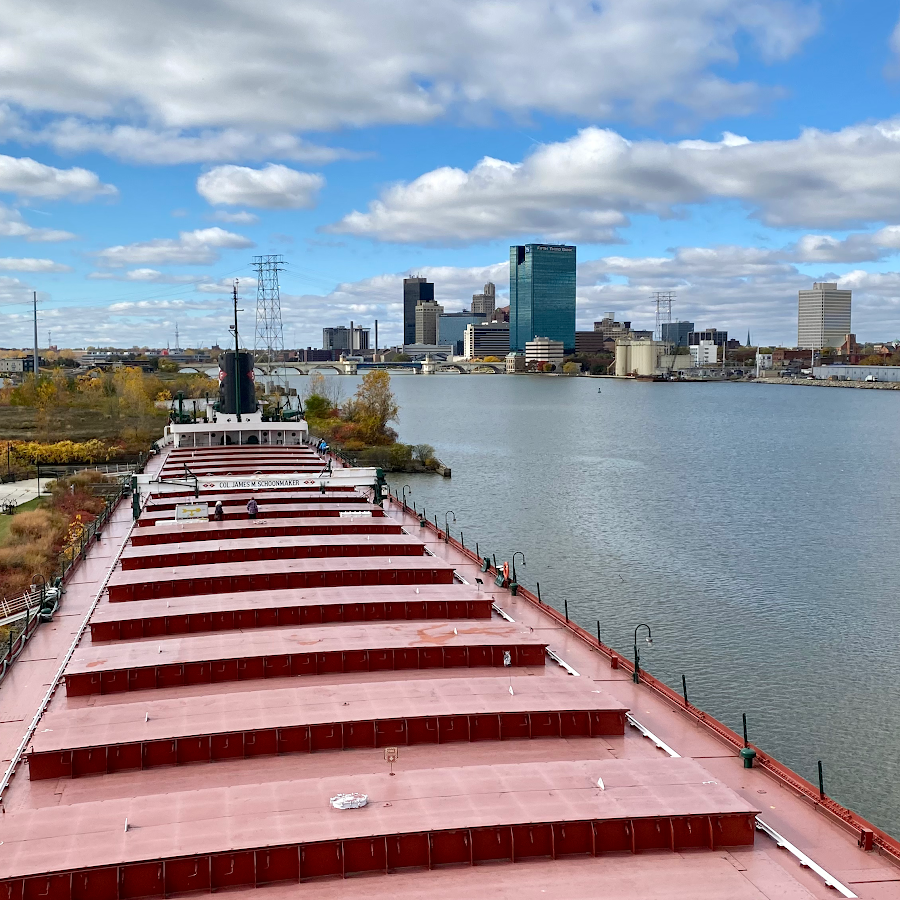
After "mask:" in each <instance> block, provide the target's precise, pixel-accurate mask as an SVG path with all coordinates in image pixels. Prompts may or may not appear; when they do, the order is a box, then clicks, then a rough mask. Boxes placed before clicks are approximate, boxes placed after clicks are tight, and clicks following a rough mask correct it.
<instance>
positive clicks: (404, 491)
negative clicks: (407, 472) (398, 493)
mask: <svg viewBox="0 0 900 900" xmlns="http://www.w3.org/2000/svg"><path fill="white" fill-rule="evenodd" d="M407 490H408V491H409V492H410V493H412V488H411V487H410V486H409V485H408V484H404V485H403V505H404V506H406V492H407Z"/></svg>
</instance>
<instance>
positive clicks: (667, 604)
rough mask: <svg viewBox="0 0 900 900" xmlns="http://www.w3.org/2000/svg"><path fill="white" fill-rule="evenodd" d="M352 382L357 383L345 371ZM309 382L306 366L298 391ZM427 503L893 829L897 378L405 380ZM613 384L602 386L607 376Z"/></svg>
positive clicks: (574, 612)
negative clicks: (876, 386)
mask: <svg viewBox="0 0 900 900" xmlns="http://www.w3.org/2000/svg"><path fill="white" fill-rule="evenodd" d="M337 381H338V383H340V384H341V385H342V386H343V387H344V388H345V390H346V391H347V392H348V393H349V392H352V391H353V390H354V389H355V384H356V382H357V379H351V378H347V377H339V378H337ZM304 382H305V379H304V378H297V379H296V382H295V383H296V384H297V386H298V387H299V388H301V390H302V387H303V383H304ZM393 387H394V391H395V393H396V395H397V398H398V400H399V403H400V406H401V418H400V423H399V426H398V430H399V432H400V437H401V440H403V441H405V442H407V443H420V442H424V443H428V444H432V445H434V447H435V448H436V449H437V451H438V456H439V457H440V458H441V459H442V460H444V462H446V463H447V464H448V465H450V466H451V467H452V469H453V478H452V479H444V478H440V477H437V476H424V475H423V476H406V477H405V478H403V479H400V480H396V479H395V480H393V481H392V486H393V487H394V488H399V487H401V486H402V485H403V484H404V483H407V484H410V485H411V486H412V489H413V494H412V497H411V498H410V499H411V500H415V501H416V503H417V505H419V506H421V505H422V504H423V503H424V504H425V506H426V509H427V510H428V513H429V515H430V516H432V517H433V514H434V513H435V512H436V513H438V518H439V521H440V522H441V523H443V521H444V512H445V510H453V511H454V512H455V514H456V520H457V525H456V527H455V528H452V530H453V531H454V533H457V532H458V530H459V529H460V528H462V530H463V532H464V534H465V540H466V543H467V544H472V545H474V543H475V541H476V540H477V541H478V542H479V544H480V547H481V548H483V549H485V550H487V551H490V552H492V553H496V555H497V558H498V559H501V560H502V559H509V558H510V557H511V555H512V553H513V551H514V550H522V551H523V552H524V553H525V557H526V559H527V566H526V567H525V568H524V569H523V568H521V567H520V565H519V564H518V563H517V569H518V575H519V580H520V581H521V582H523V583H524V584H525V585H527V586H528V587H531V588H532V589H533V587H534V584H535V582H536V581H539V582H540V584H541V593H542V595H543V597H544V599H545V601H548V602H551V603H553V604H554V605H555V606H557V607H558V608H560V609H562V605H563V598H564V597H567V598H568V602H569V614H570V616H571V617H572V618H574V619H575V620H576V621H577V622H578V623H579V624H581V625H582V626H584V627H585V628H587V629H588V630H589V631H591V632H594V631H595V629H596V622H597V620H598V619H599V620H600V633H601V636H602V638H603V640H604V642H605V643H607V644H610V645H612V646H613V647H615V648H616V649H618V650H620V651H621V652H622V653H624V654H628V655H629V656H630V655H631V653H632V643H633V634H634V627H635V625H637V624H638V623H641V622H646V623H648V624H649V625H650V626H651V627H652V629H653V641H654V643H653V647H652V649H648V650H646V651H645V652H642V655H641V662H642V664H643V665H644V667H645V668H647V670H648V671H651V672H652V673H653V674H654V675H656V676H657V677H659V678H661V679H663V680H665V681H666V682H667V683H668V684H670V685H671V686H672V687H675V688H677V689H678V690H679V691H680V689H681V676H682V673H684V674H685V675H686V676H687V683H688V692H689V695H690V699H691V702H692V703H696V704H697V705H698V706H700V707H702V708H703V709H705V710H707V711H708V712H710V713H712V714H713V715H715V716H717V717H718V718H720V719H722V720H723V721H724V722H726V723H727V724H728V725H730V726H731V727H732V728H734V729H735V730H738V731H739V730H740V726H741V713H742V712H746V714H747V718H748V722H749V730H750V739H751V740H752V741H753V742H754V743H756V744H757V745H758V746H760V747H762V748H764V749H765V750H766V751H768V752H770V753H772V754H773V755H774V756H776V757H777V758H778V759H780V760H781V761H782V762H784V763H786V764H787V765H789V766H791V768H793V769H794V770H796V771H797V772H799V773H800V774H802V775H804V776H805V777H806V778H808V779H809V780H810V781H813V782H815V781H816V778H817V775H816V760H818V759H821V760H822V762H823V765H824V769H825V780H826V790H827V791H828V793H829V794H830V795H832V796H833V797H835V798H836V799H837V800H839V801H840V802H841V803H844V804H846V805H847V806H849V807H851V808H852V809H855V810H858V811H859V812H860V813H862V814H863V815H865V816H866V817H867V818H869V819H871V820H872V821H874V822H875V823H877V824H878V825H880V826H882V827H884V828H886V829H887V830H889V831H891V832H892V833H893V834H895V835H900V753H898V746H897V745H898V738H900V703H898V687H897V674H898V666H900V625H898V618H897V606H898V604H897V593H898V585H900V554H898V548H900V477H898V466H897V460H898V449H900V396H898V394H896V393H893V392H890V393H889V392H882V391H861V390H839V389H825V388H812V387H809V388H801V387H788V386H763V385H753V384H721V385H717V384H701V385H683V384H644V383H621V382H616V381H611V380H599V379H589V378H578V379H575V378H571V379H570V378H528V377H505V376H487V375H483V376H471V375H470V376H462V375H457V376H453V375H446V376H441V375H436V376H431V377H416V376H396V377H394V378H393ZM598 389H599V390H598Z"/></svg>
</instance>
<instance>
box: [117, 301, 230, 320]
mask: <svg viewBox="0 0 900 900" xmlns="http://www.w3.org/2000/svg"><path fill="white" fill-rule="evenodd" d="M221 308H222V304H221V303H217V302H216V301H214V300H122V301H120V302H118V303H111V304H110V305H109V306H108V307H107V309H108V310H109V312H110V313H112V314H113V315H117V316H120V315H130V316H157V315H159V314H160V313H162V312H165V311H169V310H175V311H176V312H180V311H187V310H212V311H215V310H221Z"/></svg>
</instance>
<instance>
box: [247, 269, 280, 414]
mask: <svg viewBox="0 0 900 900" xmlns="http://www.w3.org/2000/svg"><path fill="white" fill-rule="evenodd" d="M253 268H254V269H255V270H256V274H257V284H256V337H255V339H254V341H253V358H254V359H255V361H256V363H257V364H259V363H268V374H267V376H266V388H267V393H277V394H280V395H281V398H282V399H280V400H279V403H278V406H279V408H283V407H284V406H285V404H286V403H287V397H288V391H287V376H286V375H285V374H284V370H283V369H278V368H276V363H279V362H281V361H282V356H283V354H284V333H283V329H282V325H281V295H280V293H279V290H278V273H279V272H283V271H284V257H283V256H281V254H271V255H269V256H254V257H253Z"/></svg>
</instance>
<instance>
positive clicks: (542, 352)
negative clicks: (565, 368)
mask: <svg viewBox="0 0 900 900" xmlns="http://www.w3.org/2000/svg"><path fill="white" fill-rule="evenodd" d="M565 356H566V349H565V345H564V344H563V342H562V341H554V340H551V339H550V338H548V337H535V338H534V340H531V341H526V342H525V365H526V366H529V365H530V364H532V363H550V364H551V365H553V366H555V367H556V368H557V369H561V368H562V364H563V360H564V359H565Z"/></svg>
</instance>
